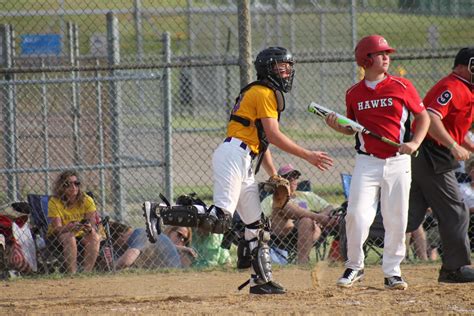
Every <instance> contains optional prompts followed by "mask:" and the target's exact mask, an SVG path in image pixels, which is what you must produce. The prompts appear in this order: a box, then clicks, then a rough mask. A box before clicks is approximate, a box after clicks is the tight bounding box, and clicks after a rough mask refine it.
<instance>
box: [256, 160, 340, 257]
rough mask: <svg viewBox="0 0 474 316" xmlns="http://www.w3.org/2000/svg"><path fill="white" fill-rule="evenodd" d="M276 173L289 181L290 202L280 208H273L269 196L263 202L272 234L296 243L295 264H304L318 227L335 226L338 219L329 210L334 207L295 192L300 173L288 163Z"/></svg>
mask: <svg viewBox="0 0 474 316" xmlns="http://www.w3.org/2000/svg"><path fill="white" fill-rule="evenodd" d="M278 175H280V176H281V177H283V178H285V179H287V180H288V181H289V182H290V201H289V202H288V203H287V205H286V206H285V207H284V208H283V209H272V201H273V198H272V196H267V197H266V198H265V199H264V200H263V201H262V210H263V213H264V214H265V216H267V217H271V229H272V233H273V234H274V235H275V236H277V237H278V239H279V240H280V241H281V243H284V242H285V241H287V242H289V243H294V242H295V241H296V245H297V263H298V264H307V263H308V262H309V254H310V252H311V249H312V248H313V245H314V242H315V241H316V240H318V238H319V237H320V236H321V228H324V227H327V228H330V227H331V226H335V224H336V223H337V219H336V218H333V217H330V216H329V213H330V212H331V211H332V210H333V209H334V207H333V206H332V205H331V204H329V203H328V202H327V201H326V200H324V199H322V198H321V197H319V196H318V195H316V194H315V193H314V192H310V191H297V186H298V179H299V177H300V176H301V172H300V171H299V170H296V169H295V168H294V167H293V166H292V165H291V164H286V165H283V166H281V167H280V169H278Z"/></svg>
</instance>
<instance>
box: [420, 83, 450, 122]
mask: <svg viewBox="0 0 474 316" xmlns="http://www.w3.org/2000/svg"><path fill="white" fill-rule="evenodd" d="M452 100H453V93H452V91H451V90H450V89H449V86H448V85H444V84H441V85H436V86H435V87H433V89H431V90H430V91H429V92H428V94H427V95H426V97H425V99H424V102H426V108H427V109H429V110H430V111H432V112H434V113H436V114H437V115H438V116H439V117H440V118H444V117H445V116H446V115H447V114H448V113H449V112H450V109H451V107H452V102H451V101H452Z"/></svg>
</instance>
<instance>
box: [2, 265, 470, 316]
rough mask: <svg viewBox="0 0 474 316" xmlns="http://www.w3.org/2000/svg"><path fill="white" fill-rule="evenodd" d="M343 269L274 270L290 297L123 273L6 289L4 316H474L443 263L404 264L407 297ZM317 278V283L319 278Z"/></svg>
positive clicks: (464, 289) (371, 276)
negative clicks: (442, 278)
mask: <svg viewBox="0 0 474 316" xmlns="http://www.w3.org/2000/svg"><path fill="white" fill-rule="evenodd" d="M342 270H343V267H341V266H337V267H329V266H327V265H326V264H325V263H324V262H323V263H320V264H317V265H316V266H315V267H313V268H307V269H304V268H297V267H285V268H274V276H275V280H278V281H279V282H280V283H282V284H283V285H284V286H285V287H286V288H287V289H288V293H287V294H285V295H278V296H258V295H250V294H248V288H245V289H244V290H242V291H240V292H238V291H237V286H238V285H240V284H241V283H242V282H243V281H244V280H245V279H246V278H247V276H248V274H247V272H238V271H235V270H229V271H211V272H195V271H193V272H190V271H184V272H179V271H178V272H167V273H146V274H145V273H139V274H137V273H118V274H115V275H105V276H76V277H65V278H61V279H15V280H13V281H2V282H1V283H0V315H13V314H18V313H20V314H53V313H54V314H57V313H60V314H62V313H64V314H66V313H67V314H218V313H219V314H225V315H230V314H231V315H242V314H267V315H268V314H293V315H295V314H305V315H311V314H313V315H319V314H332V315H340V314H351V315H352V314H359V315H368V314H370V315H373V314H379V315H381V314H383V315H385V314H421V315H424V314H437V315H439V314H449V315H474V294H473V293H474V285H473V284H438V282H437V275H438V265H437V264H430V265H404V266H403V267H402V270H403V273H404V276H405V278H406V280H407V282H408V283H409V287H408V289H407V290H406V291H390V290H385V289H384V288H383V274H382V271H381V267H380V266H370V267H367V268H366V276H365V279H364V280H363V281H362V282H360V283H357V285H355V286H354V287H353V288H350V289H340V288H337V287H336V286H335V281H336V279H337V278H338V277H339V276H340V274H341V273H342ZM312 276H313V277H312Z"/></svg>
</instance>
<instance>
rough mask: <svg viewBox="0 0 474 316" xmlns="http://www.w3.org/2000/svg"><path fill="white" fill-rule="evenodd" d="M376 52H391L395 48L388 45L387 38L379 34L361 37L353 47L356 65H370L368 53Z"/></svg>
mask: <svg viewBox="0 0 474 316" xmlns="http://www.w3.org/2000/svg"><path fill="white" fill-rule="evenodd" d="M377 52H388V53H393V52H395V49H393V48H391V47H390V45H388V43H387V40H386V39H385V38H383V36H380V35H369V36H366V37H364V38H362V39H361V40H360V41H359V43H358V44H357V46H356V48H355V58H356V62H357V65H359V66H361V67H364V68H368V67H370V66H372V63H373V60H372V58H369V54H373V53H377Z"/></svg>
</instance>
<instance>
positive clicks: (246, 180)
mask: <svg viewBox="0 0 474 316" xmlns="http://www.w3.org/2000/svg"><path fill="white" fill-rule="evenodd" d="M293 66H294V59H293V56H292V55H291V54H290V52H288V51H287V50H286V49H285V48H283V47H269V48H267V49H264V50H262V51H261V52H260V53H259V54H258V56H257V58H256V60H255V68H256V70H257V81H254V82H252V83H250V84H249V85H247V86H246V87H244V88H243V89H242V90H241V91H240V94H239V96H238V97H237V99H236V103H235V106H234V108H233V109H232V113H231V115H230V120H229V125H228V127H227V135H226V138H225V139H224V141H223V142H222V143H221V144H220V145H219V147H217V149H216V150H215V151H214V154H213V157H212V169H213V175H214V192H213V196H214V201H213V202H214V205H211V206H210V207H209V208H207V207H206V206H205V205H204V204H203V203H197V202H196V201H193V199H192V198H191V200H189V199H188V198H184V199H180V198H178V199H177V201H176V205H174V206H171V204H170V203H169V202H168V201H167V200H166V198H165V197H163V196H161V198H162V200H163V202H165V203H164V204H158V203H154V202H150V201H145V203H143V215H144V217H145V223H146V224H145V227H146V231H147V234H148V238H149V240H150V241H151V242H152V243H154V242H156V241H157V235H158V234H160V233H161V226H160V222H162V223H163V224H165V225H174V226H187V227H199V228H200V229H203V230H205V231H208V232H211V233H215V234H223V233H225V232H227V231H229V230H230V229H231V227H232V217H233V214H234V212H235V210H236V209H237V210H238V212H239V215H240V218H241V219H242V221H243V223H244V224H245V240H241V241H240V242H239V245H238V248H237V256H238V259H237V267H239V268H249V267H251V268H252V274H251V277H250V279H249V280H248V281H246V282H244V284H242V285H241V286H240V287H239V289H242V288H244V287H245V286H246V285H247V284H250V293H252V294H283V293H285V292H286V291H285V289H284V288H283V287H282V286H281V285H279V284H278V283H276V282H274V281H273V279H272V267H271V260H270V249H269V247H268V240H269V239H270V234H269V232H268V228H267V227H265V226H266V225H265V224H264V221H262V208H261V206H260V199H259V192H258V184H257V183H256V182H255V178H254V173H255V174H256V173H257V172H258V170H259V169H260V166H262V167H263V169H265V171H266V172H267V174H268V175H269V176H270V179H269V180H268V182H267V184H266V186H267V187H270V188H272V189H273V190H274V191H275V192H274V194H273V207H274V208H282V207H284V206H285V204H286V202H287V201H288V199H289V194H290V192H289V183H288V180H286V179H283V178H281V177H279V176H278V175H277V172H276V169H275V166H274V165H273V161H272V156H271V154H270V150H269V149H268V145H269V144H273V145H275V146H277V147H278V148H280V149H281V150H284V151H286V152H288V153H290V154H293V155H295V156H298V157H300V158H302V159H305V160H307V161H308V162H309V163H310V164H312V165H314V166H316V167H318V168H319V169H320V170H327V169H328V168H329V167H330V166H332V159H331V158H330V157H329V156H328V155H327V154H326V153H324V152H320V151H310V150H307V149H305V148H302V147H301V146H298V145H297V144H295V143H294V142H293V141H292V140H291V139H290V138H288V137H287V136H285V135H284V134H283V133H282V132H280V129H279V123H278V121H279V119H280V114H281V112H283V110H284V109H285V98H284V96H283V93H286V92H289V91H290V90H291V85H292V83H293V77H294V75H295V70H294V68H293ZM188 200H189V201H188Z"/></svg>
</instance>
